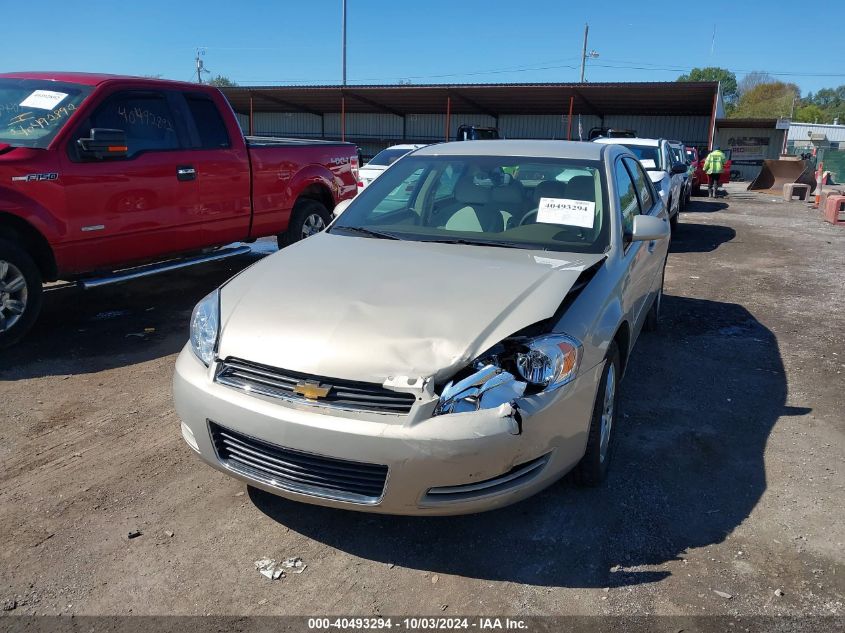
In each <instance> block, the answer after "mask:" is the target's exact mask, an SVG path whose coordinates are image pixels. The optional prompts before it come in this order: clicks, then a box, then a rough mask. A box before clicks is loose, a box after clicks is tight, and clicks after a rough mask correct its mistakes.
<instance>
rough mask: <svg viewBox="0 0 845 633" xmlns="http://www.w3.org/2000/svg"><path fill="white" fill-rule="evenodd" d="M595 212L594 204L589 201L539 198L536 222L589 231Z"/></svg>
mask: <svg viewBox="0 0 845 633" xmlns="http://www.w3.org/2000/svg"><path fill="white" fill-rule="evenodd" d="M595 212H596V203H595V202H591V201H589V200H570V199H568V198H540V206H539V207H537V222H542V223H543V224H565V225H566V226H580V227H582V228H585V229H591V228H593V226H594V225H595V221H596V213H595Z"/></svg>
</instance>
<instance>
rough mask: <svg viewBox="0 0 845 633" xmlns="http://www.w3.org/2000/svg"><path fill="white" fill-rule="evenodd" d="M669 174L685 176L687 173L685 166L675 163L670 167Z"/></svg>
mask: <svg viewBox="0 0 845 633" xmlns="http://www.w3.org/2000/svg"><path fill="white" fill-rule="evenodd" d="M671 172H672V173H673V174H685V173H687V166H686V165H685V164H684V163H676V164H674V165H672V170H671Z"/></svg>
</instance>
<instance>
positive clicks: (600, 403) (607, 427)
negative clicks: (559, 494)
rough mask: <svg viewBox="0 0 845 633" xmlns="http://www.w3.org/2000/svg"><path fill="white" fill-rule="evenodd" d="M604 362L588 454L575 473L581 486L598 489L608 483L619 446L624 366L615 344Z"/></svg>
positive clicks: (609, 349)
mask: <svg viewBox="0 0 845 633" xmlns="http://www.w3.org/2000/svg"><path fill="white" fill-rule="evenodd" d="M604 358H605V362H604V370H603V371H602V375H601V380H600V381H599V388H598V391H597V393H596V401H595V404H593V417H592V418H591V420H590V430H589V431H588V432H587V450H586V451H585V452H584V456H583V457H582V458H581V461H580V462H578V465H577V466H575V469H574V470H573V475H574V478H575V482H576V483H577V484H578V485H579V486H598V485H599V484H601V483H602V482H603V481H604V480H605V478H606V477H607V471H608V468H609V467H610V461H611V458H612V457H613V449H614V447H615V446H616V436H617V431H616V426H617V424H616V421H617V419H618V416H617V411H618V409H619V406H618V405H619V377H620V370H621V363H620V361H619V349H618V348H617V347H616V343H615V342H611V343H610V346H609V347H608V348H607V354H606V355H605V357H604Z"/></svg>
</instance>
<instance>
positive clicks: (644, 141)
mask: <svg viewBox="0 0 845 633" xmlns="http://www.w3.org/2000/svg"><path fill="white" fill-rule="evenodd" d="M593 143H604V144H605V145H639V146H641V147H658V146H659V145H660V139H656V138H597V139H595V140H594V141H593Z"/></svg>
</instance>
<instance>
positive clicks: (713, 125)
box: [707, 84, 721, 151]
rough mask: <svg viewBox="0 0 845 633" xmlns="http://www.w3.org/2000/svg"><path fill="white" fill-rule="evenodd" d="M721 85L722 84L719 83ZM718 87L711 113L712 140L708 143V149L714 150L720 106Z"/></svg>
mask: <svg viewBox="0 0 845 633" xmlns="http://www.w3.org/2000/svg"><path fill="white" fill-rule="evenodd" d="M719 86H720V87H721V84H719ZM720 87H717V88H716V94H714V95H713V112H711V114H710V142H709V143H708V145H707V151H713V143H714V142H715V140H716V108H717V107H718V106H719V90H720V89H721V88H720Z"/></svg>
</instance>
